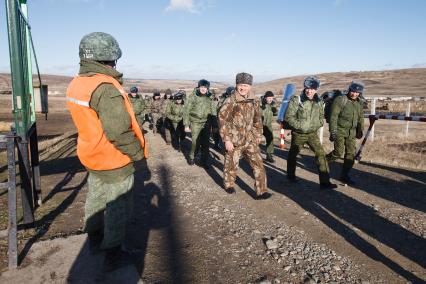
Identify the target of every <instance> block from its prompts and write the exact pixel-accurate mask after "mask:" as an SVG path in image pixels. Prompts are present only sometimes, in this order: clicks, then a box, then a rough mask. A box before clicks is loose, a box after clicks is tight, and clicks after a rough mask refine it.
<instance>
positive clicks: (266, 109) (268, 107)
mask: <svg viewBox="0 0 426 284" xmlns="http://www.w3.org/2000/svg"><path fill="white" fill-rule="evenodd" d="M261 109H262V123H263V136H265V139H266V159H265V160H266V161H267V162H270V163H274V162H275V160H274V158H273V156H272V155H273V154H274V135H273V130H272V117H273V116H274V115H277V108H276V107H275V102H274V93H272V92H271V91H267V92H266V93H265V95H264V96H263V100H262V106H261Z"/></svg>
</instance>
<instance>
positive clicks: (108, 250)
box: [67, 32, 147, 271]
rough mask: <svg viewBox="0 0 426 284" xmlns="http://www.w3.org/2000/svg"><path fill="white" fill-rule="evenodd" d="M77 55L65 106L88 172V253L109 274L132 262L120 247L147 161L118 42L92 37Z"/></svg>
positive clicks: (84, 40) (97, 34)
mask: <svg viewBox="0 0 426 284" xmlns="http://www.w3.org/2000/svg"><path fill="white" fill-rule="evenodd" d="M79 55H80V71H79V74H78V76H76V77H75V78H74V79H73V80H72V82H71V83H70V85H69V86H68V89H67V105H68V108H69V110H70V112H71V115H72V118H73V121H74V123H75V125H76V127H77V129H78V141H77V155H78V157H79V159H80V161H81V162H82V164H83V165H84V166H85V167H86V169H87V170H88V172H89V176H88V180H87V187H88V191H87V196H86V203H85V208H84V210H85V217H84V219H85V227H84V230H85V231H86V232H87V233H88V238H89V246H90V247H91V248H92V249H97V248H101V249H103V250H105V260H104V269H105V271H112V270H116V269H118V268H120V267H122V266H123V265H127V264H128V263H127V264H126V260H127V261H128V260H129V259H130V258H129V255H128V253H126V252H125V251H124V250H122V249H123V248H122V246H123V244H124V240H125V233H126V224H127V223H128V218H129V216H130V214H131V207H132V204H133V200H132V188H133V184H134V172H135V167H134V162H136V161H139V160H141V159H143V158H144V156H145V157H146V154H147V153H146V152H145V151H144V150H146V145H145V142H144V139H143V135H142V133H141V131H140V128H139V126H138V123H137V121H136V119H135V117H134V113H133V111H132V109H131V108H132V107H131V105H130V102H129V100H128V97H127V94H126V93H125V91H124V89H123V87H122V86H121V84H122V82H123V74H122V73H120V72H118V71H117V70H116V69H115V66H116V63H117V60H118V59H119V58H120V57H121V49H120V47H119V45H118V42H117V41H116V40H115V39H114V38H113V37H112V36H111V35H109V34H106V33H102V32H94V33H90V34H88V35H85V36H84V37H83V38H82V39H81V42H80V46H79ZM144 147H145V149H144ZM144 152H145V153H144ZM92 249H91V250H92ZM92 251H93V250H92Z"/></svg>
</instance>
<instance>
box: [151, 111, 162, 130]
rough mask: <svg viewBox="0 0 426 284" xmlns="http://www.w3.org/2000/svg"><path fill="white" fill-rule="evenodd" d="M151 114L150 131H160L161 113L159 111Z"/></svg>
mask: <svg viewBox="0 0 426 284" xmlns="http://www.w3.org/2000/svg"><path fill="white" fill-rule="evenodd" d="M151 116H152V124H153V128H152V132H154V133H157V132H161V130H162V127H163V115H162V114H160V113H152V114H151Z"/></svg>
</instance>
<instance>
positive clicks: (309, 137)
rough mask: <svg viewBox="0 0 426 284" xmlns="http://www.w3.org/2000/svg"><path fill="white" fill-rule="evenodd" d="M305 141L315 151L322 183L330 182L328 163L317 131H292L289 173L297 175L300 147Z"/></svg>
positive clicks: (293, 175)
mask: <svg viewBox="0 0 426 284" xmlns="http://www.w3.org/2000/svg"><path fill="white" fill-rule="evenodd" d="M305 143H306V144H308V146H309V148H310V149H311V150H312V151H313V152H314V153H315V163H316V165H317V167H318V172H319V173H318V175H319V181H320V183H328V182H329V181H330V175H329V169H328V163H327V160H326V158H325V152H324V149H323V147H322V145H321V142H320V140H319V137H318V134H317V132H316V131H315V132H312V133H297V132H294V131H292V133H291V146H290V151H289V152H288V158H287V175H288V176H290V177H295V175H296V160H297V154H299V152H300V149H301V148H302V147H303V145H304V144H305Z"/></svg>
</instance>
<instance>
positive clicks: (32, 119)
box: [21, 1, 36, 123]
mask: <svg viewBox="0 0 426 284" xmlns="http://www.w3.org/2000/svg"><path fill="white" fill-rule="evenodd" d="M26 2H27V1H21V10H22V13H23V14H24V16H25V17H26V18H27V19H28V7H27V4H26ZM25 33H26V38H25V41H26V42H27V49H26V51H25V52H26V54H27V55H28V57H27V73H28V79H27V81H28V90H29V92H30V97H31V100H30V122H31V123H34V122H35V120H36V117H35V99H34V88H33V76H32V74H33V71H32V70H33V68H32V56H31V47H30V44H29V43H30V42H31V41H30V29H29V27H28V25H25ZM24 63H25V62H24Z"/></svg>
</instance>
